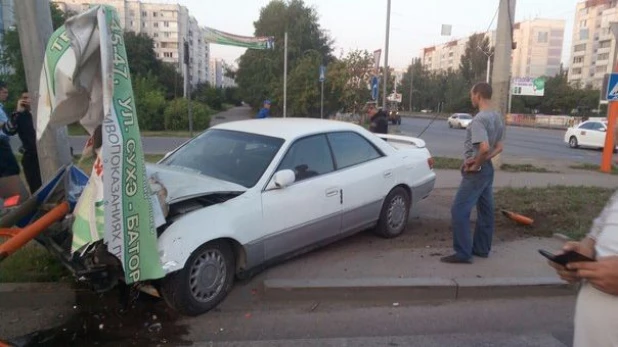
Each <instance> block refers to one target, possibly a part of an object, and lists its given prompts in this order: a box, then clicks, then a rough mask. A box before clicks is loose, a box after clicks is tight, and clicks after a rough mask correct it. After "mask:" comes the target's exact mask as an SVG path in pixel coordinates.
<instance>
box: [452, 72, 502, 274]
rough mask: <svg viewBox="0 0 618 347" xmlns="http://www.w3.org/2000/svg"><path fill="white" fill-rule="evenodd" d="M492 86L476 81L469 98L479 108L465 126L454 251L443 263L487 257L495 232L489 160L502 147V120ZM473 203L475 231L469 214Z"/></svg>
mask: <svg viewBox="0 0 618 347" xmlns="http://www.w3.org/2000/svg"><path fill="white" fill-rule="evenodd" d="M491 97H492V88H491V86H490V85H489V84H488V83H485V82H482V83H477V84H475V85H474V86H473V87H472V90H471V91H470V100H471V102H472V105H473V106H474V107H475V108H478V110H479V112H478V113H477V114H476V116H474V118H473V120H472V122H471V123H470V125H469V126H468V127H467V129H466V139H465V142H464V162H463V164H462V166H461V175H462V179H461V184H460V185H459V190H458V191H457V194H456V195H455V199H454V201H453V205H452V207H451V219H452V229H453V248H454V250H455V253H454V254H452V255H449V256H446V257H443V258H442V259H441V261H442V262H444V263H460V264H469V263H472V256H473V255H475V256H478V257H481V258H487V257H488V256H489V252H490V251H491V243H492V238H493V234H494V196H493V182H494V167H493V165H492V162H491V160H492V159H493V158H494V157H495V156H496V155H498V154H500V153H501V152H502V150H503V140H504V132H505V127H504V121H503V119H502V116H501V115H500V114H499V113H498V112H497V111H495V110H494V107H493V105H492V102H491ZM474 206H476V209H477V214H478V215H477V220H476V227H475V230H474V235H472V233H471V230H470V214H471V213H472V208H473V207H474Z"/></svg>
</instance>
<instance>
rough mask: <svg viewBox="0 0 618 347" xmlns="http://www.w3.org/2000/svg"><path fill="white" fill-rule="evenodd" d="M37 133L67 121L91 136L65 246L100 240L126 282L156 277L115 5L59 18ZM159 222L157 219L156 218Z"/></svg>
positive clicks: (83, 246) (151, 223)
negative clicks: (89, 159)
mask: <svg viewBox="0 0 618 347" xmlns="http://www.w3.org/2000/svg"><path fill="white" fill-rule="evenodd" d="M37 112H38V121H37V133H38V137H39V138H40V136H41V135H42V134H43V132H45V131H48V130H50V129H53V128H55V127H57V126H63V125H67V124H71V123H74V122H80V123H81V125H82V126H83V127H84V128H85V129H86V130H87V131H88V133H89V134H90V135H91V138H90V140H89V141H88V144H87V146H86V151H91V152H92V153H94V155H95V157H96V159H95V161H94V165H93V170H92V174H91V177H90V180H89V181H88V184H87V186H86V187H85V188H84V191H83V193H82V195H81V197H80V199H79V200H78V202H77V205H76V208H75V211H74V215H75V222H74V224H73V244H72V252H80V253H83V252H86V251H87V250H88V246H89V245H91V244H92V243H93V242H95V241H98V240H101V239H103V241H104V243H105V244H106V246H107V249H108V251H109V252H110V253H111V254H113V255H115V256H116V257H117V258H118V259H120V261H121V262H122V265H123V268H124V273H125V280H126V282H127V283H134V282H138V281H143V280H149V279H157V278H161V277H163V276H164V272H163V269H162V268H161V264H160V261H159V256H158V250H157V234H156V229H155V226H156V225H155V220H154V215H155V214H154V212H153V208H160V206H159V205H158V203H156V204H155V203H154V200H153V197H152V193H151V190H150V186H149V183H148V180H147V178H146V170H145V166H144V153H143V150H142V143H141V138H140V132H139V126H138V122H137V114H136V108H135V98H134V96H133V89H132V87H131V76H130V74H129V61H128V59H127V54H126V50H125V46H124V38H123V31H122V28H121V27H120V21H119V19H118V15H117V13H116V10H115V9H114V8H113V7H110V6H95V7H92V8H91V9H89V10H88V11H86V12H84V13H82V14H80V15H77V16H75V17H73V18H71V19H70V20H68V21H67V23H66V24H65V26H63V27H61V28H59V29H58V30H56V32H54V34H53V35H52V37H51V39H50V41H49V43H48V45H47V49H46V52H45V62H44V65H43V70H42V73H41V83H40V98H39V104H38V110H37ZM157 224H160V221H159V223H157Z"/></svg>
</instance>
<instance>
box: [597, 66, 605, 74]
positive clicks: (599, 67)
mask: <svg viewBox="0 0 618 347" xmlns="http://www.w3.org/2000/svg"><path fill="white" fill-rule="evenodd" d="M606 71H607V65H602V66H597V73H599V72H603V73H605V72H606Z"/></svg>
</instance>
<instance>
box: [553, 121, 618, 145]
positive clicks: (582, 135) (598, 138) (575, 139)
mask: <svg viewBox="0 0 618 347" xmlns="http://www.w3.org/2000/svg"><path fill="white" fill-rule="evenodd" d="M606 133H607V122H606V121H597V120H590V121H586V122H583V123H580V124H578V125H575V126H572V127H570V128H568V129H567V131H566V133H565V134H564V142H565V143H568V144H569V146H570V147H571V148H578V147H590V148H605V134H606ZM614 151H616V149H614Z"/></svg>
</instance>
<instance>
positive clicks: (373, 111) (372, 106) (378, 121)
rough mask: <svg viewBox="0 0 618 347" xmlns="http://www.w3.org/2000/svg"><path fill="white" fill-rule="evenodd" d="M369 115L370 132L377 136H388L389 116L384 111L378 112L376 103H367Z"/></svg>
mask: <svg viewBox="0 0 618 347" xmlns="http://www.w3.org/2000/svg"><path fill="white" fill-rule="evenodd" d="M367 114H368V115H369V122H370V124H369V131H371V132H372V133H376V134H388V116H387V115H386V113H384V111H382V110H378V106H377V105H376V103H375V102H368V103H367Z"/></svg>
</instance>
